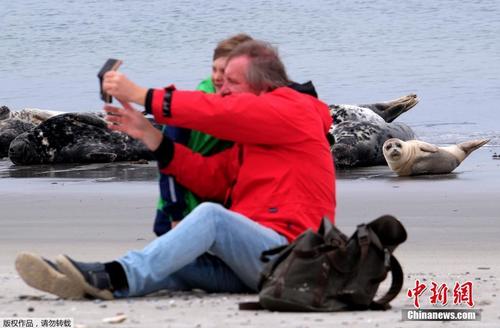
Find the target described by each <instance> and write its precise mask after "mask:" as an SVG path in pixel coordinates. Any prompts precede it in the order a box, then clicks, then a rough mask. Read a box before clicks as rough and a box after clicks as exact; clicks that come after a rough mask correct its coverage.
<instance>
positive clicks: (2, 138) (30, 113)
mask: <svg viewBox="0 0 500 328" xmlns="http://www.w3.org/2000/svg"><path fill="white" fill-rule="evenodd" d="M59 114H62V112H57V111H50V110H43V109H38V108H25V109H22V110H20V111H11V110H10V108H8V107H7V106H1V107H0V158H2V157H5V156H7V154H8V151H9V146H10V143H11V141H12V140H14V138H16V137H17V136H18V135H20V134H21V133H23V132H26V131H29V130H31V129H33V128H34V127H35V126H37V125H38V124H40V123H41V122H43V121H45V120H47V119H49V118H50V117H53V116H55V115H59Z"/></svg>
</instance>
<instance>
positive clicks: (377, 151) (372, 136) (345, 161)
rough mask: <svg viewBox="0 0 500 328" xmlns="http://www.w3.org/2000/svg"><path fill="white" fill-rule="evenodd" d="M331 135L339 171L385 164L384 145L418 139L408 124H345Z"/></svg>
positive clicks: (336, 127) (331, 148)
mask: <svg viewBox="0 0 500 328" xmlns="http://www.w3.org/2000/svg"><path fill="white" fill-rule="evenodd" d="M330 133H331V134H332V138H333V139H334V143H333V144H332V145H331V146H330V151H331V152H332V155H333V157H334V162H335V166H336V167H338V168H350V167H358V166H373V165H385V164H386V161H385V159H384V155H383V153H382V145H383V144H384V142H385V141H386V140H388V139H391V138H394V137H397V138H400V139H403V140H410V139H414V138H415V134H414V132H413V130H412V129H411V128H410V127H409V126H407V125H406V124H404V123H399V122H394V123H387V122H385V121H383V120H382V122H379V123H374V122H355V121H345V122H342V123H340V124H338V125H336V126H334V128H333V129H332V130H330Z"/></svg>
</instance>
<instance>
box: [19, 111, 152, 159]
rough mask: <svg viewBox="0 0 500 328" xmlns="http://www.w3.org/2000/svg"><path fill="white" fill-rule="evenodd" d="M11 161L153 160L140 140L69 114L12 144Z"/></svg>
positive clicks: (94, 118) (100, 122) (90, 117)
mask: <svg viewBox="0 0 500 328" xmlns="http://www.w3.org/2000/svg"><path fill="white" fill-rule="evenodd" d="M9 158H10V160H11V161H12V162H13V163H14V164H17V165H28V164H47V163H96V162H113V161H128V160H139V159H152V158H153V156H152V153H151V152H150V151H149V150H148V149H147V148H146V147H145V146H144V145H143V144H142V143H141V142H140V141H138V140H135V139H132V138H130V137H129V136H127V135H126V134H124V133H120V132H113V131H110V130H109V129H108V128H107V123H106V122H105V121H104V120H103V119H102V118H101V117H99V116H98V115H96V114H89V113H66V114H61V115H57V116H54V117H51V118H49V119H47V120H46V121H45V122H42V123H41V124H40V125H38V126H37V127H35V128H34V129H32V130H31V131H29V132H25V133H22V134H21V135H19V136H17V137H16V138H15V139H14V140H13V141H12V142H11V144H10V148H9Z"/></svg>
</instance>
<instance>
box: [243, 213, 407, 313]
mask: <svg viewBox="0 0 500 328" xmlns="http://www.w3.org/2000/svg"><path fill="white" fill-rule="evenodd" d="M406 237H407V234H406V231H405V229H404V227H403V225H402V224H401V222H399V221H398V220H397V219H395V218H394V217H392V216H390V215H385V216H382V217H380V218H378V219H376V220H374V221H372V222H370V223H368V224H360V225H359V226H358V227H357V229H356V231H355V233H354V234H353V235H352V236H351V238H347V236H346V235H344V234H343V233H342V232H340V231H339V230H338V229H337V228H336V227H335V226H333V225H332V223H331V221H330V220H328V219H325V218H324V219H323V221H322V223H321V226H320V228H319V229H318V232H317V233H316V232H314V231H312V230H310V229H309V230H307V231H305V232H304V233H303V234H301V235H300V236H299V237H298V238H297V239H296V240H295V241H294V242H292V243H291V244H289V245H284V246H281V247H278V248H275V249H271V250H267V251H265V252H263V253H262V256H261V259H262V260H263V261H264V262H267V265H266V266H265V268H264V270H263V272H262V275H261V279H260V283H259V302H248V303H240V309H242V310H255V309H261V308H263V309H268V310H271V311H307V312H311V311H321V312H327V311H344V310H366V309H373V310H386V309H388V308H390V305H389V302H390V301H391V300H393V299H394V297H396V296H397V294H398V293H399V291H400V290H401V287H402V285H403V271H402V269H401V265H400V264H399V262H398V261H397V260H396V258H395V257H394V256H393V255H392V252H393V251H394V249H395V248H396V247H397V246H398V245H399V244H401V243H402V242H404V241H405V240H406ZM270 256H272V260H270ZM389 271H391V272H392V283H391V287H390V288H389V291H388V292H387V293H386V294H385V295H384V296H383V297H381V298H380V299H378V300H374V297H375V293H376V292H377V289H378V287H379V285H380V283H381V282H382V281H384V280H385V278H386V277H387V273H388V272H389Z"/></svg>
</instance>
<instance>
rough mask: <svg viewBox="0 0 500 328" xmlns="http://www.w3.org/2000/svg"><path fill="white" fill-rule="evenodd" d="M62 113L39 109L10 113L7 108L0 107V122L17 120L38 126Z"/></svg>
mask: <svg viewBox="0 0 500 328" xmlns="http://www.w3.org/2000/svg"><path fill="white" fill-rule="evenodd" d="M64 113H65V112H59V111H54V110H46V109H39V108H24V109H21V110H19V111H11V110H10V108H9V107H7V106H2V107H0V120H7V119H18V120H22V121H25V122H30V123H33V124H36V125H38V124H40V123H42V122H44V121H46V120H47V119H49V118H51V117H53V116H56V115H60V114H64Z"/></svg>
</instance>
